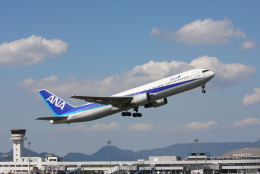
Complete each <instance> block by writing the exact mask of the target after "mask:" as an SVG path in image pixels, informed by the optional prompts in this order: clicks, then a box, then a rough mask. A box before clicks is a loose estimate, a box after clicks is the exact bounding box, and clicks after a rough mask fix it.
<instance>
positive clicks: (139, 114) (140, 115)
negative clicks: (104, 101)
mask: <svg viewBox="0 0 260 174" xmlns="http://www.w3.org/2000/svg"><path fill="white" fill-rule="evenodd" d="M134 111H135V112H136V113H133V114H131V112H122V113H121V115H122V116H131V115H132V116H133V117H142V114H141V113H138V107H135V108H134Z"/></svg>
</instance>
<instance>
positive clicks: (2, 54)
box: [0, 35, 68, 66]
mask: <svg viewBox="0 0 260 174" xmlns="http://www.w3.org/2000/svg"><path fill="white" fill-rule="evenodd" d="M67 49H68V44H67V43H66V42H64V41H62V40H59V39H52V40H47V39H45V38H42V37H41V36H35V35H32V36H30V37H28V38H26V39H20V40H16V41H13V42H9V43H3V44H1V45H0V64H1V65H6V66H17V65H33V64H38V63H41V62H42V61H43V60H44V59H45V58H47V57H55V56H60V55H62V54H64V53H65V52H66V51H67Z"/></svg>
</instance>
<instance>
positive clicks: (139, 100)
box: [131, 93, 151, 106]
mask: <svg viewBox="0 0 260 174" xmlns="http://www.w3.org/2000/svg"><path fill="white" fill-rule="evenodd" d="M150 101H151V99H150V95H149V94H148V93H143V94H139V95H135V96H134V98H133V100H132V101H131V104H132V105H136V106H140V105H143V104H146V103H149V102H150Z"/></svg>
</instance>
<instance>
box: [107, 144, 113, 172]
mask: <svg viewBox="0 0 260 174" xmlns="http://www.w3.org/2000/svg"><path fill="white" fill-rule="evenodd" d="M107 144H109V168H110V169H111V152H110V144H112V141H111V140H108V142H107Z"/></svg>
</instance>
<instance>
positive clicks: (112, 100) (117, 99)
mask: <svg viewBox="0 0 260 174" xmlns="http://www.w3.org/2000/svg"><path fill="white" fill-rule="evenodd" d="M70 98H75V99H80V100H85V101H88V102H94V103H99V104H112V105H113V104H118V103H122V104H124V103H128V102H130V101H132V100H133V97H131V96H111V97H93V96H78V95H74V96H71V97H70Z"/></svg>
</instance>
